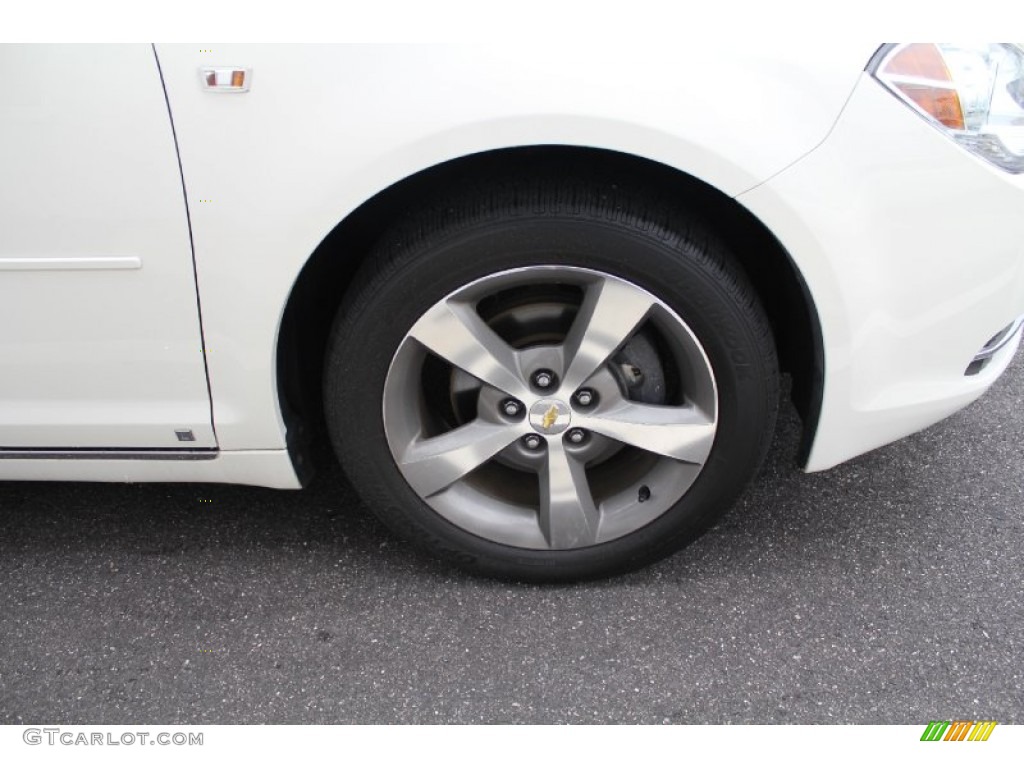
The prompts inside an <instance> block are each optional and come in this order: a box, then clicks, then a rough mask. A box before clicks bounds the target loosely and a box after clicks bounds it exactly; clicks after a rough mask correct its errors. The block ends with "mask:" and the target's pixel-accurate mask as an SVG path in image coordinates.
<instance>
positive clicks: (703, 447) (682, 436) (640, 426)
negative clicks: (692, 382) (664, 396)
mask: <svg viewBox="0 0 1024 768" xmlns="http://www.w3.org/2000/svg"><path fill="white" fill-rule="evenodd" d="M573 425H574V426H580V427H583V428H584V429H590V430H593V431H594V432H597V433H598V434H600V435H604V436H605V437H610V438H612V439H613V440H618V441H620V442H623V443H628V444H629V445H633V446H636V447H637V448H642V449H643V450H645V451H651V452H653V453H658V454H661V455H662V456H669V457H671V458H673V459H678V460H679V461H685V462H687V463H689V464H703V463H704V462H705V460H706V459H707V457H708V454H709V453H710V452H711V444H712V443H713V442H714V440H715V423H714V422H713V421H711V420H710V419H708V417H707V416H705V415H704V414H703V413H702V412H701V411H700V410H698V409H697V408H693V407H671V406H663V405H644V404H642V403H633V402H627V401H623V402H622V403H620V404H618V405H616V406H614V407H613V408H610V409H608V410H605V411H601V412H598V413H593V414H578V415H577V416H575V417H574V419H573Z"/></svg>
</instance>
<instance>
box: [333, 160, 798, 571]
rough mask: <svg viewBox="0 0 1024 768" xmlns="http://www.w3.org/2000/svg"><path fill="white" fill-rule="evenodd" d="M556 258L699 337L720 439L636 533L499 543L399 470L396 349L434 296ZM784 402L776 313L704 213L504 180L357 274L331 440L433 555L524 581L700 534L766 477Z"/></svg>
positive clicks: (559, 185)
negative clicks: (388, 400)
mask: <svg viewBox="0 0 1024 768" xmlns="http://www.w3.org/2000/svg"><path fill="white" fill-rule="evenodd" d="M551 264H556V265H564V266H565V267H566V268H567V269H568V268H584V269H586V270H595V271H597V272H599V273H602V274H604V275H607V276H612V277H615V278H621V279H622V280H624V281H628V283H629V284H631V285H633V286H636V287H638V288H640V289H643V290H644V291H646V292H649V293H650V294H653V295H654V297H656V298H657V299H659V300H660V302H662V303H663V304H664V305H665V306H666V307H667V308H668V309H670V310H672V311H674V313H675V314H676V315H678V318H680V319H682V321H684V322H685V325H686V326H688V328H689V330H690V331H692V334H693V335H694V336H695V337H696V339H698V340H699V342H700V345H701V346H702V347H703V351H704V352H705V354H706V360H707V361H709V363H710V370H711V371H712V372H713V381H714V384H715V387H716V390H717V392H716V395H717V424H716V427H715V434H714V442H713V444H712V446H711V448H710V454H709V455H708V456H707V459H706V460H705V461H704V463H703V466H702V468H701V469H699V474H697V476H696V479H695V480H692V481H691V482H692V484H690V485H689V486H688V488H687V490H685V492H684V493H683V495H682V497H681V498H679V499H678V501H676V502H675V503H673V504H672V505H671V507H670V508H668V509H667V510H666V511H664V512H663V513H661V514H660V515H659V516H657V517H656V518H655V519H653V520H652V521H650V522H649V523H645V524H643V525H642V526H641V527H639V528H638V529H636V530H633V531H632V532H630V533H628V534H627V535H622V536H619V537H618V538H614V539H612V540H608V541H601V542H599V543H594V544H592V545H589V546H579V547H574V548H566V549H536V548H526V547H520V546H510V545H508V544H506V543H499V542H497V541H495V540H491V539H488V538H486V537H484V536H481V535H477V534H475V533H472V532H470V531H469V530H467V529H465V528H463V527H460V526H459V525H456V524H454V523H453V522H451V521H450V520H449V519H446V517H445V516H442V514H439V512H438V511H437V510H436V509H435V508H434V507H432V506H431V504H428V503H427V502H425V501H424V498H421V496H420V494H419V493H417V492H416V491H414V490H413V488H412V487H411V485H410V483H409V482H407V480H406V477H405V476H404V475H403V470H400V469H399V467H398V466H397V464H396V460H395V455H393V453H392V449H391V448H390V447H389V442H388V435H387V434H386V432H385V425H384V418H383V415H382V410H383V409H382V398H383V396H384V388H385V382H386V380H387V378H388V376H389V370H390V369H391V366H392V363H393V359H395V357H396V350H398V349H399V347H400V346H401V345H403V344H408V343H409V342H408V341H407V339H406V335H407V334H408V333H409V331H410V329H411V328H412V327H413V325H414V324H415V323H416V322H417V320H418V319H419V318H420V317H421V316H422V315H423V314H424V313H425V312H427V310H428V308H431V307H434V306H435V304H436V303H437V302H440V301H441V300H442V299H444V297H446V296H448V295H449V294H451V293H452V292H453V291H456V290H458V289H460V288H462V287H464V286H467V285H469V284H471V283H473V282H474V281H477V280H480V279H482V278H488V276H492V275H495V274H498V273H502V272H504V271H505V270H510V269H524V270H526V269H528V268H532V267H534V266H536V265H551ZM524 274H532V273H530V272H525V273H524ZM524 290H525V289H524ZM659 354H660V353H659ZM673 360H674V358H673ZM684 362H685V361H684ZM608 365H609V366H610V365H611V363H609V364H608ZM599 370H601V372H602V375H603V374H604V371H603V369H599ZM396 375H397V374H396ZM423 375H424V376H426V374H423ZM666 375H667V374H666ZM452 378H454V377H452ZM425 380H426V379H424V381H425ZM417 386H418V385H417ZM666 386H667V385H666ZM424 397H426V396H424ZM452 397H453V398H454V395H453V396H452ZM777 400H778V367H777V362H776V354H775V347H774V343H773V338H772V334H771V330H770V327H769V323H768V320H767V318H766V317H765V313H764V311H763V309H762V307H761V304H760V302H759V300H758V298H757V295H756V292H755V291H754V289H753V287H752V286H751V285H750V283H749V281H748V280H747V279H746V277H745V275H744V274H743V273H742V271H741V270H740V269H739V268H738V267H737V265H736V262H735V261H734V259H733V258H732V257H731V256H730V255H729V253H728V252H727V251H726V249H725V248H724V247H723V246H722V244H721V243H720V242H719V241H718V240H717V239H716V238H715V237H714V236H713V234H712V233H710V232H708V231H705V230H704V229H702V227H701V226H700V224H699V223H698V221H697V220H696V219H695V218H693V217H692V216H690V215H687V214H686V213H684V212H682V211H680V210H678V209H677V208H675V207H673V206H670V205H668V204H666V203H664V202H662V201H658V200H656V199H653V198H652V196H651V195H650V194H648V193H646V192H644V191H641V190H636V189H630V188H629V187H628V186H624V185H621V184H611V183H607V182H604V183H602V182H595V181H592V180H582V179H579V180H573V179H566V178H560V179H557V180H538V179H529V180H505V181H504V182H503V183H501V184H495V185H490V186H488V187H487V188H483V189H477V190H474V191H473V192H471V193H468V194H464V195H462V196H460V197H459V198H457V199H452V200H449V201H446V202H444V203H443V204H439V205H436V206H435V207H433V208H432V209H429V210H424V211H422V212H421V213H419V214H416V215H413V216H411V217H410V218H409V219H408V220H406V221H404V222H403V223H401V224H399V225H398V226H396V227H395V228H394V229H393V230H392V231H391V232H390V233H389V234H388V235H387V236H386V237H384V238H383V239H382V240H381V242H380V243H379V244H378V246H377V247H376V249H375V251H374V252H373V253H372V254H371V255H370V257H369V258H368V259H367V261H366V262H365V264H364V266H363V267H362V270H361V272H360V273H359V274H358V276H357V278H356V279H355V281H354V282H353V285H352V287H351V289H350V290H349V293H348V294H347V296H346V299H345V301H344V302H343V305H342V307H341V309H340V311H339V313H338V317H337V318H336V321H335V324H334V328H333V331H332V334H331V338H330V341H329V344H328V349H327V360H326V366H325V415H326V419H327V426H328V430H329V433H330V436H331V440H332V442H333V444H334V447H335V450H336V452H337V455H338V457H339V459H340V460H341V463H342V465H343V468H344V470H345V472H346V474H347V475H348V477H349V478H350V479H351V481H352V484H353V485H354V487H355V488H356V490H357V491H358V492H359V494H360V495H361V497H362V498H363V499H364V501H365V502H366V503H367V505H368V506H369V507H370V509H372V510H373V511H374V512H375V513H376V514H377V515H378V516H379V517H380V519H381V520H382V521H383V522H384V523H386V524H387V525H388V526H389V527H390V528H391V529H392V530H394V531H395V532H396V533H398V534H399V535H400V536H402V537H403V538H405V539H406V540H408V541H410V542H412V543H413V544H415V545H417V546H418V547H420V548H421V549H423V550H425V551H426V552H428V553H430V554H433V555H435V556H439V557H441V558H443V559H445V560H447V561H449V562H451V563H454V564H456V565H458V566H460V567H462V568H464V569H468V570H471V571H473V572H476V573H479V574H485V575H490V576H496V577H500V578H510V579H518V580H528V581H565V580H576V579H585V578H593V577H600V576H608V575H611V574H615V573H620V572H624V571H628V570H632V569H635V568H639V567H641V566H644V565H646V564H649V563H651V562H653V561H656V560H658V559H660V558H663V557H665V556H667V555H670V554H672V553H674V552H676V551H677V550H679V549H680V548H681V547H683V546H685V545H686V544H688V543H689V542H691V541H692V540H693V539H695V538H696V537H697V536H699V535H700V534H701V533H703V532H704V531H705V530H706V529H707V528H708V527H709V526H710V525H711V524H712V523H713V522H714V521H715V520H716V519H717V518H719V517H720V516H721V515H722V514H723V513H724V512H725V511H726V510H728V509H729V507H730V506H731V505H732V504H733V503H734V502H735V500H736V498H737V497H738V496H739V494H740V493H741V491H742V490H743V488H744V487H745V486H746V484H747V483H748V482H749V480H750V479H751V478H752V477H753V475H754V474H755V473H756V471H757V469H758V467H759V465H760V463H761V461H762V460H763V458H764V456H765V453H766V451H767V448H768V446H769V444H770V441H771V437H772V432H773V429H774V424H775V414H776V408H777ZM574 402H576V401H574ZM527 405H529V404H527ZM409 407H410V408H412V407H414V405H413V404H412V403H410V404H409ZM415 407H421V406H415ZM453 407H454V406H453ZM552 439H554V438H552ZM634 445H635V444H634ZM629 450H635V449H629ZM658 460H659V461H660V460H661V459H658ZM617 461H622V462H624V461H625V460H624V459H623V460H617ZM651 461H654V459H651ZM494 471H495V472H498V471H500V472H505V471H506V469H505V468H501V469H495V470H494ZM643 492H644V491H643V490H642V491H641V494H642V493H643ZM541 493H542V494H543V489H542V491H541ZM641 500H642V498H641ZM452 503H457V501H456V502H452Z"/></svg>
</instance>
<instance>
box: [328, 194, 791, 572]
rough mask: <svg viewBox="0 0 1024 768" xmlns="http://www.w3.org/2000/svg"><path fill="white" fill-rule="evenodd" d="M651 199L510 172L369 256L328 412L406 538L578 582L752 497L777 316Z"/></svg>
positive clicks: (357, 473) (681, 538)
mask: <svg viewBox="0 0 1024 768" xmlns="http://www.w3.org/2000/svg"><path fill="white" fill-rule="evenodd" d="M643 200H644V198H643V196H642V195H636V194H633V195H628V194H627V193H626V192H624V191H623V190H622V188H621V187H618V186H616V187H612V188H610V189H601V188H600V187H599V186H595V185H573V184H570V183H568V182H564V181H562V182H553V183H551V184H541V185H537V184H533V183H521V184H519V185H515V184H512V185H505V186H503V187H502V188H501V192H500V193H498V192H496V193H493V194H489V195H487V196H485V197H483V198H479V199H469V200H466V201H463V202H456V203H449V204H447V205H445V206H443V207H441V208H439V209H438V210H437V212H434V213H426V214H423V215H421V216H419V217H415V218H414V219H413V220H412V221H410V222H408V223H407V224H406V225H404V226H403V227H401V228H399V229H397V230H396V231H395V232H394V233H393V234H392V236H390V237H388V238H385V240H384V241H383V243H382V246H381V247H380V248H379V249H378V252H377V253H376V254H374V256H373V257H371V259H370V260H369V261H368V264H367V267H366V268H365V269H364V272H363V273H362V274H361V275H360V276H359V278H357V282H356V285H355V288H354V292H353V293H352V295H351V296H350V297H349V299H348V300H347V301H346V304H345V306H343V308H342V310H341V312H340V313H339V317H338V319H337V321H336V324H335V328H334V332H333V334H332V339H331V342H330V347H329V350H328V360H327V371H326V381H325V411H326V414H327V419H328V428H329V430H330V433H331V437H332V440H333V442H334V445H335V448H336V450H337V452H338V454H339V457H340V459H341V461H342V463H343V465H344V467H345V469H346V472H347V473H348V475H349V477H350V478H351V480H352V482H353V484H354V485H355V487H356V489H357V490H358V491H359V492H360V494H361V495H362V496H363V498H364V499H365V500H366V501H367V503H368V504H369V505H370V507H371V508H372V509H373V510H374V511H375V512H376V513H377V514H378V515H379V516H380V517H381V518H382V519H383V520H384V522H385V523H387V524H388V525H389V526H391V527H392V528H393V529H394V530H395V531H397V532H398V533H399V534H400V535H402V536H404V537H405V538H407V539H409V540H411V541H413V542H414V543H416V544H418V545H420V546H421V547H423V548H425V549H427V550H428V551H430V552H432V553H433V554H435V555H440V556H442V557H444V558H446V559H448V560H450V561H453V562H456V563H457V564H459V565H462V566H463V567H467V568H469V569H471V570H475V571H477V572H481V573H486V574H489V575H495V576H501V577H506V578H519V579H528V580H565V579H578V578H587V577H595V576H601V575H608V574H612V573H615V572H621V571H623V570H628V569H631V568H635V567H639V566H641V565H644V564H646V563H649V562H651V561H653V560H656V559H658V558H661V557H664V556H665V555H667V554H670V553H671V552H674V551H676V550H677V549H679V548H680V547H681V546H683V545H685V544H686V543H687V542H689V541H691V540H692V539H693V538H695V537H696V536H697V535H699V534H700V533H701V532H702V531H703V530H704V529H706V528H707V527H708V525H710V524H711V522H713V521H714V519H715V518H716V517H718V516H719V515H720V514H722V513H723V512H724V511H725V510H726V509H728V507H729V506H730V504H731V503H732V502H733V501H734V500H735V497H736V496H737V495H738V493H739V491H740V490H741V489H742V487H743V486H744V485H745V483H746V481H747V480H748V479H749V478H750V477H751V475H752V474H753V473H754V472H755V471H756V469H757V466H758V465H759V463H760V461H761V459H762V458H763V456H764V453H765V450H766V447H767V445H768V442H769V439H770V436H771V433H772V429H773V425H774V418H775V408H776V399H777V380H778V374H777V367H776V361H775V353H774V346H773V344H772V339H771V334H770V330H769V327H768V323H767V320H766V319H765V317H764V313H763V311H762V310H761V309H760V304H759V302H758V301H757V298H756V295H755V293H754V291H753V289H752V287H751V286H750V285H749V284H748V283H747V281H746V280H745V279H744V278H743V276H742V274H741V273H740V272H739V270H738V269H737V268H736V267H735V265H734V264H733V263H732V261H731V259H730V257H729V255H728V254H727V253H726V252H725V251H724V250H723V249H722V248H721V247H720V246H719V245H718V244H717V243H716V242H715V240H714V239H713V238H711V237H710V236H709V235H708V234H707V233H705V232H702V231H701V230H700V229H699V228H698V227H696V226H695V225H694V224H693V223H692V222H690V221H688V220H687V219H686V218H684V217H681V216H679V215H678V214H675V213H673V212H671V211H667V210H664V209H663V208H661V207H659V206H650V205H645V204H644V203H643ZM557 201H565V202H564V204H558V202H557Z"/></svg>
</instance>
